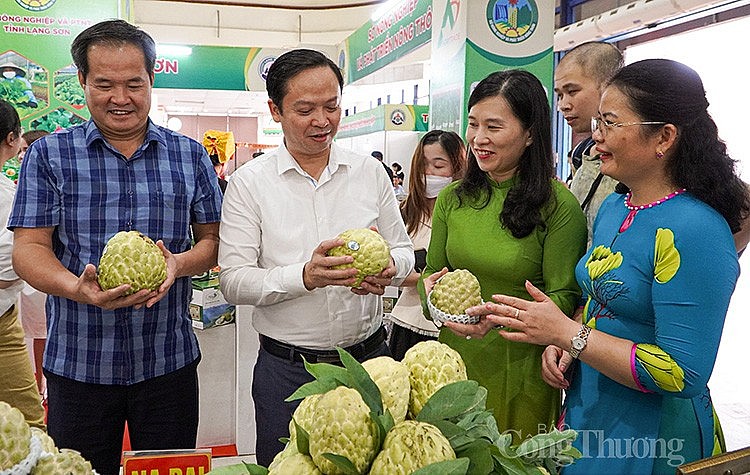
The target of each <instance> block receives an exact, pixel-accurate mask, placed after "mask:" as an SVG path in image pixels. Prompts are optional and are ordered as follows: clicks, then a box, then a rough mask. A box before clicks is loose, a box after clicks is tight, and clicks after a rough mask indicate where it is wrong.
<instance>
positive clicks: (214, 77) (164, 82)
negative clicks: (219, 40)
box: [154, 45, 284, 91]
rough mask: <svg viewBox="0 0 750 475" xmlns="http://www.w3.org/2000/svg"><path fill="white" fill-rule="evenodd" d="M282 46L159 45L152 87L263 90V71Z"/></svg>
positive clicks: (264, 82) (264, 71)
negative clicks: (276, 47) (274, 47)
mask: <svg viewBox="0 0 750 475" xmlns="http://www.w3.org/2000/svg"><path fill="white" fill-rule="evenodd" d="M283 52H284V50H281V49H269V48H242V47H233V46H201V45H180V46H169V45H159V57H158V58H157V60H156V67H155V73H156V78H155V80H154V87H162V88H176V89H220V90H225V91H244V90H250V91H265V90H266V74H267V72H268V68H269V67H270V66H271V63H273V62H274V60H276V58H277V57H278V56H279V55H280V54H281V53H283Z"/></svg>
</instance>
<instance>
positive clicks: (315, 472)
mask: <svg viewBox="0 0 750 475" xmlns="http://www.w3.org/2000/svg"><path fill="white" fill-rule="evenodd" d="M268 475H323V472H321V471H320V470H319V469H318V467H316V466H315V464H314V463H313V461H312V458H310V456H309V455H303V454H300V453H297V454H293V455H290V456H288V457H284V459H283V460H281V461H280V462H279V463H278V464H277V465H276V466H274V468H270V467H269V470H268Z"/></svg>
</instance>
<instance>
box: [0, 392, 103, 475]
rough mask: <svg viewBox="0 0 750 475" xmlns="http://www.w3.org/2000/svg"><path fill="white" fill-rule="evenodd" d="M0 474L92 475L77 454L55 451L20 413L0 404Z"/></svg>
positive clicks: (89, 465)
mask: <svg viewBox="0 0 750 475" xmlns="http://www.w3.org/2000/svg"><path fill="white" fill-rule="evenodd" d="M0 473H10V474H14V475H16V474H18V475H21V474H31V475H92V474H95V473H96V472H95V471H94V470H93V469H92V468H91V463H89V462H88V461H86V460H85V459H84V458H83V457H82V456H81V454H80V453H78V452H76V451H75V450H69V449H58V448H57V447H55V442H54V441H53V440H52V438H51V437H50V436H49V435H47V433H46V432H44V431H42V430H41V429H38V428H36V427H29V424H27V423H26V421H25V420H24V417H23V414H22V413H21V411H19V410H18V409H16V408H15V407H11V406H10V405H9V404H8V403H6V402H2V401H0Z"/></svg>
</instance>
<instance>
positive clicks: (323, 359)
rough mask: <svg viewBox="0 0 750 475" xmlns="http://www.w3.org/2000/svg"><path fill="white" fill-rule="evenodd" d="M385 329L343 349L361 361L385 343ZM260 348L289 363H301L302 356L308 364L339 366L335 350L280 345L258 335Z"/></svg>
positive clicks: (280, 343) (380, 329)
mask: <svg viewBox="0 0 750 475" xmlns="http://www.w3.org/2000/svg"><path fill="white" fill-rule="evenodd" d="M385 337H386V332H385V327H382V326H381V327H380V328H379V329H378V330H377V331H375V333H373V334H372V335H370V336H368V337H367V338H365V339H364V340H362V341H361V342H359V343H355V344H354V345H352V346H347V347H346V348H344V349H345V350H346V351H347V352H348V353H349V354H350V355H352V356H353V357H354V359H356V360H357V361H360V362H361V361H363V360H364V359H365V358H366V357H367V356H368V355H370V354H372V353H373V352H374V351H376V350H377V349H378V348H380V346H381V345H382V344H383V342H384V341H385ZM260 347H261V348H263V349H264V350H266V351H267V352H268V353H270V354H272V355H273V356H276V357H278V358H284V359H285V360H289V361H297V362H300V363H301V362H302V357H303V356H304V357H305V359H306V360H307V362H308V363H333V364H339V365H340V364H341V359H340V358H339V354H338V352H337V351H336V350H314V349H312V348H302V347H299V346H294V345H289V344H286V343H282V342H280V341H278V340H274V339H273V338H270V337H267V336H265V335H260Z"/></svg>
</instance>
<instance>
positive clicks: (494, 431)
mask: <svg viewBox="0 0 750 475" xmlns="http://www.w3.org/2000/svg"><path fill="white" fill-rule="evenodd" d="M457 424H458V426H459V427H461V428H463V429H464V430H465V431H466V435H467V437H472V438H475V439H477V438H483V439H486V440H489V441H490V442H492V443H493V444H495V445H497V444H498V443H500V439H501V438H502V436H501V434H500V431H499V430H498V428H497V421H496V420H495V416H494V415H493V414H492V412H490V411H473V412H469V413H468V414H464V415H462V416H461V418H460V419H459V420H458V421H457ZM510 441H512V438H511V439H509V441H508V442H507V445H510Z"/></svg>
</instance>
